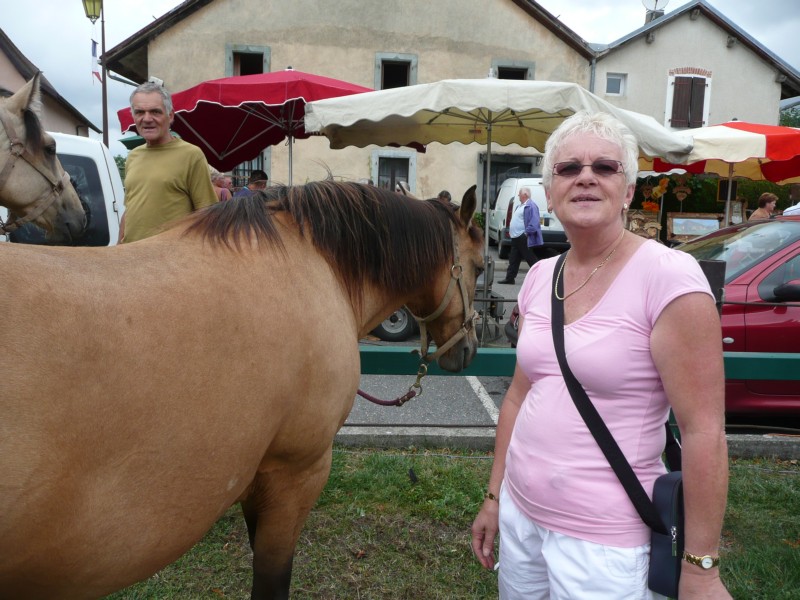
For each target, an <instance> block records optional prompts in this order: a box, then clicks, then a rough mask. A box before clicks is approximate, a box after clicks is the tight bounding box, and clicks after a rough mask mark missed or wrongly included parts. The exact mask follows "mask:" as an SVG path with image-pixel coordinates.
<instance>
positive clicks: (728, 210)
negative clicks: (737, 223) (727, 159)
mask: <svg viewBox="0 0 800 600" xmlns="http://www.w3.org/2000/svg"><path fill="white" fill-rule="evenodd" d="M732 187H733V163H730V164H729V165H728V194H727V198H726V199H725V223H724V225H723V227H727V226H728V225H730V218H731V191H732V190H731V188H732Z"/></svg>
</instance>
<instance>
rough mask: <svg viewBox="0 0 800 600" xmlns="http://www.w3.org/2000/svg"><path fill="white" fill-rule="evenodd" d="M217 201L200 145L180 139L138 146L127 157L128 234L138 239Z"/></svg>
mask: <svg viewBox="0 0 800 600" xmlns="http://www.w3.org/2000/svg"><path fill="white" fill-rule="evenodd" d="M216 202H218V200H217V195H216V194H215V193H214V188H213V187H212V185H211V177H210V176H209V171H208V163H207V162H206V158H205V156H204V155H203V152H202V151H201V150H200V148H198V147H197V146H194V145H193V144H190V143H188V142H185V141H183V140H181V139H177V138H176V139H174V140H172V141H171V142H169V143H167V144H163V145H159V146H152V147H148V146H139V147H138V148H134V149H133V150H131V152H130V153H129V154H128V159H127V160H126V161H125V238H124V240H123V241H124V242H135V241H137V240H141V239H144V238H146V237H150V236H152V235H155V234H156V233H158V232H159V231H161V230H162V229H163V228H164V225H166V224H167V223H169V222H171V221H174V220H175V219H178V218H180V217H183V216H185V215H188V214H189V213H191V212H193V211H195V210H197V209H198V208H203V207H204V206H210V205H211V204H214V203H216Z"/></svg>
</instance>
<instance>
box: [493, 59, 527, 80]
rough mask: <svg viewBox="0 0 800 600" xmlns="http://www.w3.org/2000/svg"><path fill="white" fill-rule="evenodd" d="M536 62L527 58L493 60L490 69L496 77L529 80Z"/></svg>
mask: <svg viewBox="0 0 800 600" xmlns="http://www.w3.org/2000/svg"><path fill="white" fill-rule="evenodd" d="M535 66H536V64H535V63H533V62H530V61H527V60H493V61H492V71H493V72H494V73H496V74H497V78H498V79H516V80H517V81H529V80H532V79H533V74H534V71H535Z"/></svg>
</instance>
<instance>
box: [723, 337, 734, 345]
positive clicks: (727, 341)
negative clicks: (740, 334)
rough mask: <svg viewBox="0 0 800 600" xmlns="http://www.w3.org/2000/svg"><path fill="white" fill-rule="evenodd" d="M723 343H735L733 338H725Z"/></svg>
mask: <svg viewBox="0 0 800 600" xmlns="http://www.w3.org/2000/svg"><path fill="white" fill-rule="evenodd" d="M722 343H723V344H732V343H733V338H732V337H724V338H722Z"/></svg>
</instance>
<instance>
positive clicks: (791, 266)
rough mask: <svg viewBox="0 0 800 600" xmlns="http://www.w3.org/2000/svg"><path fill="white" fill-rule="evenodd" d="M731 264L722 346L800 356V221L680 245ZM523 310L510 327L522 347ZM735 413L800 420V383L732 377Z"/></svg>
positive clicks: (729, 389) (729, 407)
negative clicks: (520, 340)
mask: <svg viewBox="0 0 800 600" xmlns="http://www.w3.org/2000/svg"><path fill="white" fill-rule="evenodd" d="M677 249H678V250H682V251H684V252H687V253H689V254H691V255H692V256H694V257H695V258H696V259H698V260H703V259H705V260H722V261H725V263H726V266H725V280H724V281H725V285H724V294H723V304H722V344H723V350H725V351H728V352H781V353H785V352H792V353H800V216H797V217H778V218H776V219H771V220H769V221H756V222H753V223H745V224H741V225H734V226H732V227H727V228H725V229H720V230H719V231H715V232H713V233H710V234H708V235H705V236H702V237H699V238H696V239H694V240H692V241H690V242H687V243H684V244H681V245H680V246H678V247H677ZM518 321H519V308H518V307H517V306H514V310H513V311H512V313H511V318H510V319H509V320H508V323H506V326H505V333H506V337H507V338H508V340H509V342H510V343H511V346H512V347H516V344H517V336H518ZM725 408H726V412H727V413H728V414H730V415H758V416H767V415H774V416H781V415H783V416H794V417H797V416H800V381H776V380H756V379H730V378H729V379H727V380H726V382H725Z"/></svg>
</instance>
